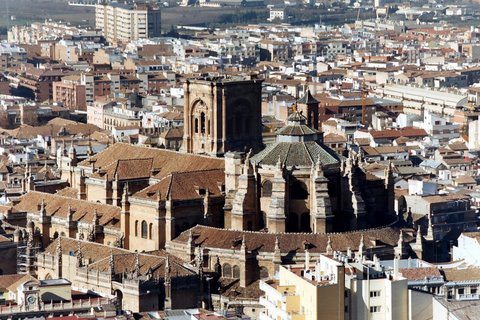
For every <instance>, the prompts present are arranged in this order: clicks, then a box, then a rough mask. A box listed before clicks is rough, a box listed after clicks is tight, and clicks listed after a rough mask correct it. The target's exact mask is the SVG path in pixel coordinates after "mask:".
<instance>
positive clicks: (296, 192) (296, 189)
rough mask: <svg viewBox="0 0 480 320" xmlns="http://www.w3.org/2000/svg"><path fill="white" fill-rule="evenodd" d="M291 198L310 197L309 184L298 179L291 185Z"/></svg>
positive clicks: (302, 198) (301, 198)
mask: <svg viewBox="0 0 480 320" xmlns="http://www.w3.org/2000/svg"><path fill="white" fill-rule="evenodd" d="M290 198H291V199H294V200H304V199H308V191H307V186H306V185H305V183H303V182H302V181H300V180H296V181H294V182H293V183H292V185H291V186H290Z"/></svg>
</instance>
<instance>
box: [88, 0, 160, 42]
mask: <svg viewBox="0 0 480 320" xmlns="http://www.w3.org/2000/svg"><path fill="white" fill-rule="evenodd" d="M160 17H161V13H160V9H159V8H154V7H152V6H150V5H147V4H124V3H119V2H112V3H109V4H97V5H96V9H95V22H96V27H97V28H98V29H101V30H102V31H103V34H104V36H105V38H106V39H107V40H108V41H109V42H115V41H130V40H138V39H147V38H151V37H159V36H160V35H161V24H160Z"/></svg>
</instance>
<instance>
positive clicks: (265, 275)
mask: <svg viewBox="0 0 480 320" xmlns="http://www.w3.org/2000/svg"><path fill="white" fill-rule="evenodd" d="M265 278H268V269H267V268H265V267H261V268H260V279H265Z"/></svg>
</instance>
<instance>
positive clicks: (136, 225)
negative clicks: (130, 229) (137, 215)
mask: <svg viewBox="0 0 480 320" xmlns="http://www.w3.org/2000/svg"><path fill="white" fill-rule="evenodd" d="M135 237H138V220H136V221H135Z"/></svg>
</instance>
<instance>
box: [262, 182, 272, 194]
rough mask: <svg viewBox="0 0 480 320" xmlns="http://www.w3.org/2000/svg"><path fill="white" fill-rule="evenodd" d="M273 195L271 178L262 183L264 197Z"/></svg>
mask: <svg viewBox="0 0 480 320" xmlns="http://www.w3.org/2000/svg"><path fill="white" fill-rule="evenodd" d="M271 196H272V182H271V181H270V180H265V182H264V183H263V185H262V197H271Z"/></svg>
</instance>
